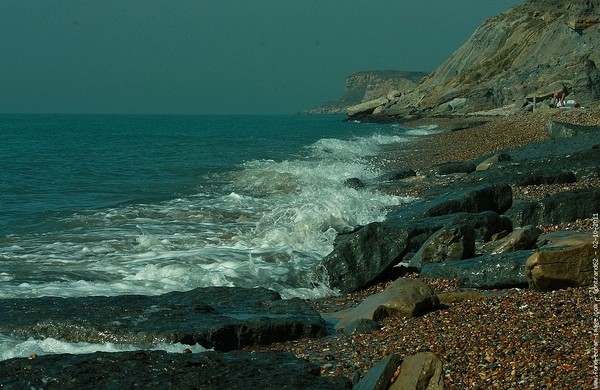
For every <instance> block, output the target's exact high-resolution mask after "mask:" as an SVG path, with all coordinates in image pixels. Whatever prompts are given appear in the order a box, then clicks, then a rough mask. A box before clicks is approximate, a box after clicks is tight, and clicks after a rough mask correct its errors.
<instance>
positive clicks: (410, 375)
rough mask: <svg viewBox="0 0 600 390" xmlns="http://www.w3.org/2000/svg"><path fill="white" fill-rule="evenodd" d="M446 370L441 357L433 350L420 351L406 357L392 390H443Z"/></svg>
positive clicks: (391, 387)
mask: <svg viewBox="0 0 600 390" xmlns="http://www.w3.org/2000/svg"><path fill="white" fill-rule="evenodd" d="M444 388H445V387H444V370H443V364H442V361H441V360H440V358H439V357H438V356H437V355H436V354H434V353H432V352H420V353H417V354H416V355H412V356H408V357H406V358H404V361H403V362H402V366H401V367H400V375H399V376H398V379H397V380H396V382H394V384H393V385H392V386H390V390H405V389H415V390H442V389H444Z"/></svg>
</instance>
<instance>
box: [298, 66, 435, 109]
mask: <svg viewBox="0 0 600 390" xmlns="http://www.w3.org/2000/svg"><path fill="white" fill-rule="evenodd" d="M426 75H427V73H424V72H403V71H398V70H383V71H370V72H357V73H354V74H352V75H350V76H349V77H348V78H347V79H346V85H345V86H344V93H343V95H342V96H341V97H340V98H339V99H338V100H336V101H332V102H327V103H324V104H322V105H320V106H318V107H315V108H311V109H309V110H306V111H305V113H308V114H340V113H343V114H345V113H346V110H347V109H348V107H350V106H353V105H356V104H360V103H363V102H365V101H369V100H372V99H376V98H379V97H380V96H384V95H387V94H388V93H389V92H390V91H397V92H398V93H403V92H407V91H410V90H412V89H413V88H414V87H415V86H416V85H417V84H418V83H419V82H420V81H421V79H423V77H425V76H426Z"/></svg>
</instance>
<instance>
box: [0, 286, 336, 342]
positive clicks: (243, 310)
mask: <svg viewBox="0 0 600 390" xmlns="http://www.w3.org/2000/svg"><path fill="white" fill-rule="evenodd" d="M0 312H1V313H2V316H0V333H4V334H7V335H11V336H14V337H17V338H21V339H27V338H30V337H33V338H40V339H41V338H47V337H53V338H56V339H60V340H64V341H69V342H89V343H106V342H112V343H122V344H134V345H147V344H155V343H158V342H166V343H182V344H190V345H193V344H200V345H202V346H203V347H205V348H214V349H216V350H222V351H229V350H232V349H238V348H242V347H244V346H248V345H256V344H269V343H273V342H277V341H286V340H292V339H297V338H301V337H317V336H324V335H326V334H327V332H326V328H325V322H324V321H323V319H322V318H321V316H320V315H319V314H318V313H317V312H316V311H314V310H313V309H312V308H311V307H310V306H309V305H308V304H307V303H306V302H304V301H302V300H300V299H296V298H294V299H286V300H282V299H281V297H280V296H279V294H278V293H276V292H274V291H270V290H267V289H264V288H256V289H246V288H237V287H236V288H228V287H210V288H197V289H194V290H191V291H187V292H172V293H168V294H164V295H158V296H144V295H122V296H115V297H81V298H56V297H42V298H32V299H3V300H0Z"/></svg>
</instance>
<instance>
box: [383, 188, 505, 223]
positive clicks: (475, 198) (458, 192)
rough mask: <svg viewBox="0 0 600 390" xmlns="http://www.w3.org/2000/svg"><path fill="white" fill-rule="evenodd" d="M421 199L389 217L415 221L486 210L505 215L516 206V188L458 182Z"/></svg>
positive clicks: (431, 192) (427, 194) (426, 192)
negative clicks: (514, 193) (514, 192)
mask: <svg viewBox="0 0 600 390" xmlns="http://www.w3.org/2000/svg"><path fill="white" fill-rule="evenodd" d="M420 196H421V197H422V198H423V199H422V200H420V201H415V202H412V203H409V204H407V205H404V206H403V207H400V208H398V209H396V210H394V211H392V212H390V213H389V214H388V218H404V219H415V218H423V217H434V216H440V215H447V214H453V213H460V212H465V213H481V212H484V211H493V212H496V213H498V214H503V213H504V212H505V211H506V210H508V209H509V208H510V207H511V205H512V189H511V188H510V185H508V184H491V183H487V182H483V183H481V182H478V183H458V184H456V185H452V186H444V187H435V188H431V189H428V190H426V191H423V192H422V193H421V194H420Z"/></svg>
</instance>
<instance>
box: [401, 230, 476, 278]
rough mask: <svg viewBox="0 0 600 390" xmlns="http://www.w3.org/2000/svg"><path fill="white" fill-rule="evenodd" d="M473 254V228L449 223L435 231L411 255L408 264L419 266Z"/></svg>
mask: <svg viewBox="0 0 600 390" xmlns="http://www.w3.org/2000/svg"><path fill="white" fill-rule="evenodd" d="M474 255H475V229H474V227H473V226H469V225H467V224H463V225H458V226H456V225H450V226H445V227H443V228H442V229H440V230H438V231H437V232H435V233H434V234H433V235H432V236H431V237H429V239H427V241H425V243H424V244H423V246H422V247H421V249H419V251H418V252H417V253H416V254H415V255H414V256H413V257H412V259H411V260H410V262H409V263H408V265H409V266H410V267H414V268H420V267H421V265H423V264H427V263H441V262H444V261H450V260H462V259H468V258H470V257H473V256H474Z"/></svg>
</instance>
